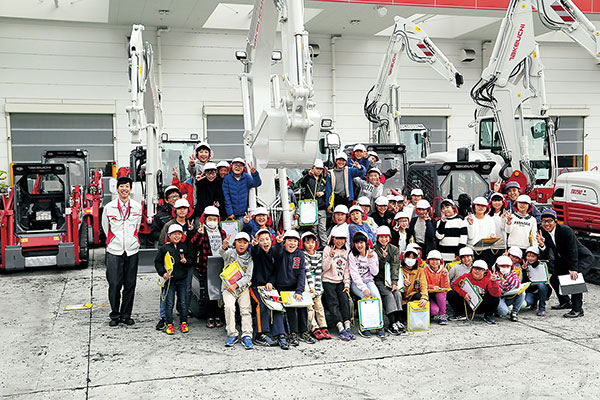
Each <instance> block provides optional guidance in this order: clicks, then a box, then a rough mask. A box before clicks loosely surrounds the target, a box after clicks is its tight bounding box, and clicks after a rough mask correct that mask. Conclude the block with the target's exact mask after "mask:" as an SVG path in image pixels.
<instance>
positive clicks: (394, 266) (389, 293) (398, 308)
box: [373, 225, 405, 335]
mask: <svg viewBox="0 0 600 400" xmlns="http://www.w3.org/2000/svg"><path fill="white" fill-rule="evenodd" d="M391 240H392V234H391V231H390V228H388V227H387V226H385V225H384V226H380V227H379V229H378V230H377V243H375V246H374V247H373V251H374V252H375V254H377V257H378V259H379V272H377V274H376V275H375V286H377V289H378V290H379V294H381V300H382V303H383V309H384V311H385V314H386V315H387V317H388V320H389V325H388V328H387V331H388V332H389V333H390V334H392V335H399V334H401V333H402V332H404V331H405V327H404V325H403V324H402V322H401V319H402V315H401V314H402V292H400V291H399V289H402V286H403V285H404V282H399V278H400V250H399V249H398V247H396V246H394V245H393V244H392V243H391Z"/></svg>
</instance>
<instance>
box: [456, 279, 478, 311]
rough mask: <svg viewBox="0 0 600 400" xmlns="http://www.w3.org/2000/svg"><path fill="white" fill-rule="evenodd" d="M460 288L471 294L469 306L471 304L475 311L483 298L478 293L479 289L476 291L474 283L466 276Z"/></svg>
mask: <svg viewBox="0 0 600 400" xmlns="http://www.w3.org/2000/svg"><path fill="white" fill-rule="evenodd" d="M460 288H461V289H462V290H464V291H465V292H467V294H468V295H469V296H471V300H470V301H469V306H471V310H473V311H475V310H477V307H479V305H480V304H481V302H482V301H483V299H482V298H481V296H480V295H479V293H477V291H475V288H474V287H473V284H472V283H471V281H469V279H468V278H465V280H464V282H463V284H462V286H461V287H460Z"/></svg>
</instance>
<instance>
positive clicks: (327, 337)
mask: <svg viewBox="0 0 600 400" xmlns="http://www.w3.org/2000/svg"><path fill="white" fill-rule="evenodd" d="M321 333H322V334H323V339H325V340H329V339H331V334H330V333H329V331H328V330H327V328H323V329H321Z"/></svg>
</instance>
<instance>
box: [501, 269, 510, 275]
mask: <svg viewBox="0 0 600 400" xmlns="http://www.w3.org/2000/svg"><path fill="white" fill-rule="evenodd" d="M509 272H510V267H509V268H502V267H501V268H500V273H501V274H502V275H506V274H508V273H509Z"/></svg>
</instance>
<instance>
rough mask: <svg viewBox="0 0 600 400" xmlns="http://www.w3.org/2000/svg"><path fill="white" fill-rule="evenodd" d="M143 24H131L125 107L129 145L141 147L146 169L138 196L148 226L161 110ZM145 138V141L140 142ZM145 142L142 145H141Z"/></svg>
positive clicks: (155, 187)
mask: <svg viewBox="0 0 600 400" xmlns="http://www.w3.org/2000/svg"><path fill="white" fill-rule="evenodd" d="M143 30H144V26H143V25H133V28H132V30H131V38H130V41H129V92H130V103H129V106H127V108H126V110H127V115H128V117H129V132H130V133H131V142H132V143H134V144H137V145H141V144H145V149H143V150H145V153H146V162H145V164H146V169H145V178H144V185H143V187H142V188H143V193H142V202H143V203H144V204H145V206H146V209H147V215H148V221H147V222H148V223H150V222H151V221H152V217H153V216H154V214H155V213H156V211H157V207H158V192H159V189H160V188H159V187H158V186H159V183H158V179H157V177H159V179H160V176H161V172H160V169H161V165H162V162H161V158H160V157H161V151H160V146H161V138H160V134H161V131H162V109H161V103H160V101H161V100H160V91H159V89H158V87H157V85H156V81H155V79H154V73H153V69H152V67H153V57H154V55H153V51H152V46H151V45H150V43H148V42H144V40H143V38H142V31H143ZM144 139H145V140H144ZM143 142H145V143H143Z"/></svg>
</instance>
